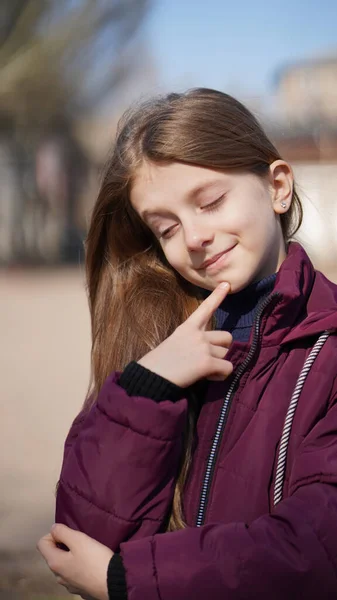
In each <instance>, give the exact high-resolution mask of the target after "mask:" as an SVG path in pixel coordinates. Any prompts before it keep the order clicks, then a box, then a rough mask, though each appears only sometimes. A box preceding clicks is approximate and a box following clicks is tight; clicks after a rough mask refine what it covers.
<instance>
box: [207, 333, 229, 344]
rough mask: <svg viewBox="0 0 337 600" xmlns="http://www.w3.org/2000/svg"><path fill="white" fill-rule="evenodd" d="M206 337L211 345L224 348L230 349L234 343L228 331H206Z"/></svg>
mask: <svg viewBox="0 0 337 600" xmlns="http://www.w3.org/2000/svg"><path fill="white" fill-rule="evenodd" d="M205 337H206V339H207V341H208V342H209V343H210V344H212V345H214V346H223V347H224V348H230V346H231V345H232V342H233V337H232V335H231V334H230V333H229V332H228V331H206V332H205Z"/></svg>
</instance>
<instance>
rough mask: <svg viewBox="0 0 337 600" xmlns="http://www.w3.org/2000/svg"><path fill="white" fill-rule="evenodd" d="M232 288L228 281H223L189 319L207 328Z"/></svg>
mask: <svg viewBox="0 0 337 600" xmlns="http://www.w3.org/2000/svg"><path fill="white" fill-rule="evenodd" d="M229 289H230V285H229V283H228V282H226V281H223V282H222V283H220V284H219V285H218V286H217V287H216V288H215V290H213V292H212V293H211V294H210V295H209V296H208V297H207V298H206V299H205V300H204V301H203V302H202V303H201V304H200V306H199V307H198V308H197V309H196V310H195V311H194V313H193V314H192V315H191V316H190V317H189V319H188V321H190V322H191V323H192V322H193V323H195V324H196V325H197V326H198V327H203V328H205V327H206V326H207V324H208V323H209V320H210V319H211V317H212V316H213V314H214V313H215V311H216V309H217V308H218V307H219V306H220V304H221V302H223V300H224V299H225V298H226V296H227V294H228V292H229Z"/></svg>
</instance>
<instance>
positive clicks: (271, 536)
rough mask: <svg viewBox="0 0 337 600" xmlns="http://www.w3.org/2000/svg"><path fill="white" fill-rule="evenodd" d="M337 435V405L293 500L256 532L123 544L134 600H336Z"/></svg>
mask: <svg viewBox="0 0 337 600" xmlns="http://www.w3.org/2000/svg"><path fill="white" fill-rule="evenodd" d="M336 430H337V407H336V405H334V406H333V407H332V408H331V409H330V410H329V411H328V413H327V415H326V416H325V417H324V418H322V419H321V421H319V422H318V423H317V424H316V425H315V426H314V427H313V429H312V430H311V432H310V433H309V435H308V436H307V437H306V438H305V439H304V440H303V442H302V444H301V446H300V448H299V450H298V453H297V456H296V458H295V461H294V463H293V467H292V471H291V476H290V494H291V495H290V496H288V497H287V498H286V499H284V500H282V501H281V502H280V503H279V504H278V505H277V506H276V507H275V508H274V509H273V512H271V513H269V514H266V515H264V516H261V517H260V518H258V519H256V520H255V521H254V522H252V523H251V524H250V525H249V526H248V525H246V524H245V523H230V524H219V523H210V524H207V525H204V526H202V527H200V528H196V527H195V528H188V529H185V530H181V531H177V532H173V533H164V534H161V535H154V536H152V537H149V538H147V539H143V540H138V541H135V542H133V543H124V544H122V545H121V557H122V560H123V564H124V567H125V570H126V582H127V589H128V600H136V599H138V598H140V597H141V598H147V600H171V598H175V600H187V599H188V598H193V599H194V600H201V599H203V598H205V597H207V595H209V594H210V593H211V595H212V598H213V600H223V599H224V598H225V599H226V600H243V599H245V600H250V599H251V600H253V599H254V600H255V598H259V600H270V598H273V600H295V599H296V600H297V599H298V598H306V600H317V598H320V600H331V599H332V598H334V597H335V596H336V590H337V436H336ZM224 501H225V497H224ZM247 501H248V502H249V499H248V498H247Z"/></svg>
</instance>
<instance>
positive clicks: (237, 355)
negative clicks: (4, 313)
mask: <svg viewBox="0 0 337 600" xmlns="http://www.w3.org/2000/svg"><path fill="white" fill-rule="evenodd" d="M301 216H302V209H301V204H300V201H299V198H298V195H297V193H296V190H295V186H294V181H293V174H292V171H291V168H290V166H289V165H288V164H287V163H286V162H285V161H284V160H282V158H281V157H280V155H279V153H278V152H277V150H276V149H275V147H274V146H273V145H272V143H271V142H270V141H269V140H268V138H267V137H266V135H265V133H264V132H263V130H262V129H261V127H260V125H259V124H258V123H257V121H256V120H255V118H254V117H253V116H252V114H251V113H250V112H249V111H248V110H247V109H246V108H245V107H244V106H243V105H242V104H240V103H239V102H238V101H236V100H235V99H234V98H232V97H230V96H228V95H226V94H223V93H220V92H216V91H212V90H207V89H196V90H192V91H190V92H188V93H186V94H181V95H180V94H170V95H169V96H167V97H166V98H159V99H157V100H154V101H152V102H150V103H147V104H145V105H143V106H141V108H140V109H139V110H138V111H136V112H133V113H131V114H130V113H129V114H127V115H126V117H125V119H124V120H123V122H122V123H121V125H120V127H119V130H118V133H117V139H116V143H115V146H114V150H113V153H112V156H111V158H110V161H109V164H108V167H107V170H106V173H105V176H104V179H103V183H102V187H101V190H100V193H99V196H98V200H97V202H96V205H95V208H94V212H93V216H92V221H91V226H90V231H89V235H88V240H87V248H86V261H87V276H88V286H89V296H90V309H91V317H92V338H93V346H92V363H93V376H94V387H93V391H92V393H91V395H90V396H89V398H88V399H87V401H86V402H85V404H84V407H83V410H82V412H81V413H80V415H79V416H78V417H77V418H76V419H75V422H74V424H73V426H72V428H71V429H70V432H69V435H68V437H67V440H66V443H65V452H64V461H63V467H62V472H61V477H60V482H59V486H58V491H57V507H56V520H57V522H58V523H61V524H64V525H66V526H68V527H65V526H64V525H57V526H56V527H55V528H54V529H53V531H52V533H51V534H50V535H49V536H46V538H44V539H42V540H41V542H40V544H39V549H40V550H41V552H42V553H43V555H44V556H45V558H46V560H47V562H48V564H49V566H50V567H51V568H52V570H53V571H54V572H55V573H57V574H58V578H59V581H60V582H61V583H62V584H64V585H67V586H68V588H69V589H70V590H71V591H77V592H78V593H81V594H82V595H84V596H86V595H88V594H89V595H91V596H94V597H97V598H106V597H107V596H108V593H109V598H110V600H118V599H121V598H128V600H143V599H148V600H152V599H153V600H169V599H172V598H175V599H176V600H187V599H191V598H193V599H195V600H199V599H204V598H205V596H206V594H208V593H210V592H211V593H212V595H213V598H214V600H224V599H226V600H239V599H243V598H244V599H247V600H249V599H250V598H252V599H253V598H254V599H255V598H260V600H262V599H268V600H270V598H273V599H274V600H285V599H287V600H289V599H292V598H296V599H297V598H302V597H303V598H306V599H307V600H310V599H312V600H313V599H317V597H318V596H319V597H320V598H322V599H323V600H328V599H330V598H334V597H335V595H336V593H337V485H336V484H337V436H336V430H337V406H336V399H337V382H336V374H337V352H336V347H337V337H336V335H335V334H336V330H337V313H336V299H337V288H336V286H335V285H333V284H332V283H331V282H329V281H328V280H327V279H326V278H325V277H324V276H323V275H322V274H321V273H319V272H317V271H315V270H314V268H313V266H312V264H311V262H310V260H309V258H308V256H307V255H306V253H305V251H304V250H303V248H302V247H301V246H300V245H299V244H297V243H294V242H292V243H290V242H289V240H290V238H291V237H292V236H293V235H294V233H295V232H296V231H297V229H298V227H299V225H300V222H301ZM228 294H229V295H228ZM111 373H112V374H111ZM69 527H70V528H71V529H69ZM73 529H76V530H78V531H72V530H73ZM79 532H82V533H79ZM84 534H86V535H84ZM88 536H90V537H92V538H95V540H92V539H90V537H88ZM98 542H99V543H98ZM60 543H61V544H63V545H64V546H66V547H67V548H68V549H69V552H64V550H61V549H59V548H58V547H57V546H58V545H59V544H60Z"/></svg>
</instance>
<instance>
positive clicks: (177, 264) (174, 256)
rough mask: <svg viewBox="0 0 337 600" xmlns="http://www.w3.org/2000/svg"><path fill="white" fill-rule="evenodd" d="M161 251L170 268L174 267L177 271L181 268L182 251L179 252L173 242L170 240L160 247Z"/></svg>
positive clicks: (182, 261) (182, 262)
mask: <svg viewBox="0 0 337 600" xmlns="http://www.w3.org/2000/svg"><path fill="white" fill-rule="evenodd" d="M162 250H163V252H164V254H165V257H166V260H167V261H168V262H169V263H170V265H171V266H172V267H174V268H175V269H176V270H177V271H178V270H179V268H181V267H183V264H184V260H183V249H182V248H180V250H179V247H178V244H175V243H174V240H171V241H170V242H168V243H167V244H165V245H164V246H162Z"/></svg>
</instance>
